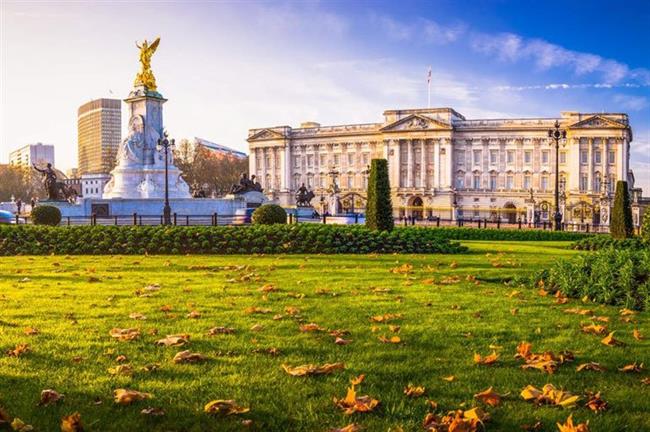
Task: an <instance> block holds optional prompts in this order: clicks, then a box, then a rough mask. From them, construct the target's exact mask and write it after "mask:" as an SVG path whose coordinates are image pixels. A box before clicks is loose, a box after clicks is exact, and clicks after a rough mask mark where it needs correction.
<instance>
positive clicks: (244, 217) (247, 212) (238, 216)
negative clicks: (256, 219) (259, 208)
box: [232, 208, 255, 225]
mask: <svg viewBox="0 0 650 432" xmlns="http://www.w3.org/2000/svg"><path fill="white" fill-rule="evenodd" d="M254 211H255V209H254V208H245V209H237V210H235V216H234V217H233V218H232V224H233V225H246V224H250V223H251V222H252V221H253V212H254Z"/></svg>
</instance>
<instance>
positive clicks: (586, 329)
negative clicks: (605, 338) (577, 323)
mask: <svg viewBox="0 0 650 432" xmlns="http://www.w3.org/2000/svg"><path fill="white" fill-rule="evenodd" d="M581 329H582V332H583V333H588V334H594V335H604V334H607V326H606V325H601V324H589V325H584V326H581Z"/></svg>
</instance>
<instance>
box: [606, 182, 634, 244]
mask: <svg viewBox="0 0 650 432" xmlns="http://www.w3.org/2000/svg"><path fill="white" fill-rule="evenodd" d="M609 232H610V233H611V234H612V237H614V238H617V239H624V238H628V237H632V235H634V226H633V224H632V207H631V206H630V194H629V192H628V190H627V182H626V181H622V180H619V181H617V182H616V196H615V197H614V208H613V209H612V220H611V224H610V226H609Z"/></svg>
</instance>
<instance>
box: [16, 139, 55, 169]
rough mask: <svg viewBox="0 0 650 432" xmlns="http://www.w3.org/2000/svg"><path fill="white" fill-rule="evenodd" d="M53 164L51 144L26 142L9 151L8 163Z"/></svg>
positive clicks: (26, 164) (23, 164)
mask: <svg viewBox="0 0 650 432" xmlns="http://www.w3.org/2000/svg"><path fill="white" fill-rule="evenodd" d="M48 163H51V164H52V165H54V146H53V145H51V144H43V143H40V142H39V143H36V144H27V145H25V146H22V147H20V148H19V149H16V150H14V151H12V152H11V153H9V164H10V165H16V166H24V167H30V166H32V164H37V165H47V164H48Z"/></svg>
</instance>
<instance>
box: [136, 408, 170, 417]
mask: <svg viewBox="0 0 650 432" xmlns="http://www.w3.org/2000/svg"><path fill="white" fill-rule="evenodd" d="M140 414H142V415H146V416H151V417H161V416H164V415H165V410H164V409H162V408H156V407H147V408H144V409H143V410H142V411H140Z"/></svg>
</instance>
